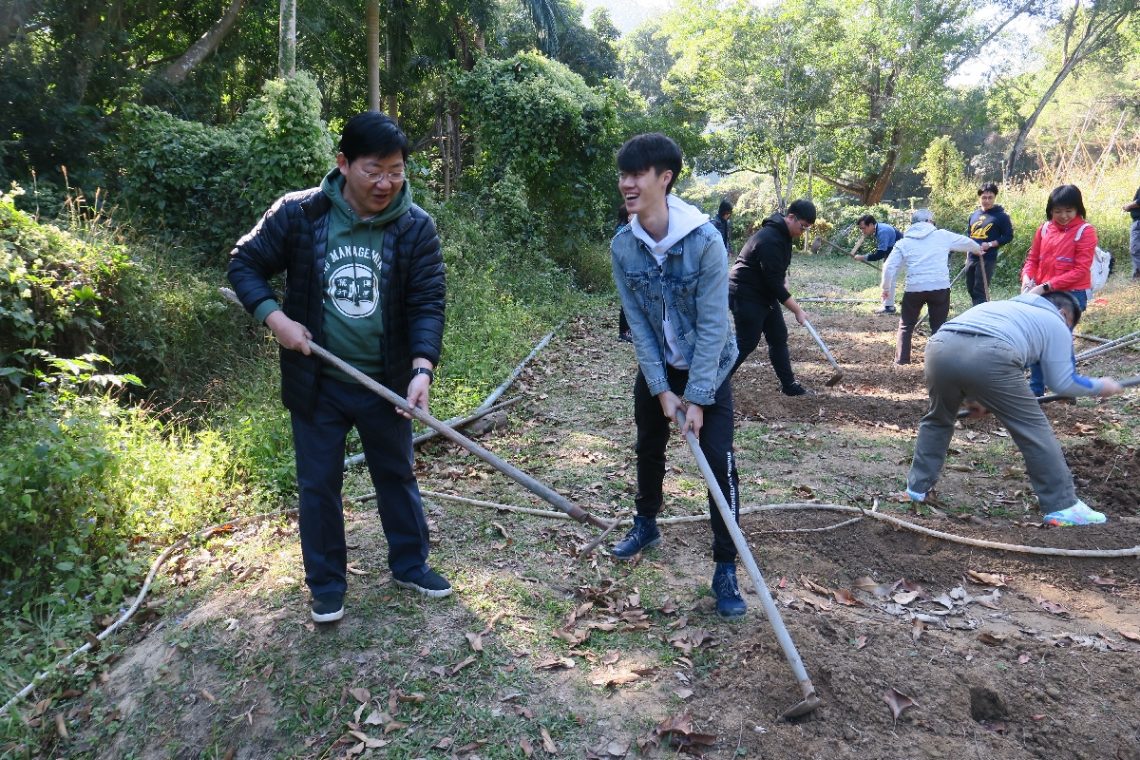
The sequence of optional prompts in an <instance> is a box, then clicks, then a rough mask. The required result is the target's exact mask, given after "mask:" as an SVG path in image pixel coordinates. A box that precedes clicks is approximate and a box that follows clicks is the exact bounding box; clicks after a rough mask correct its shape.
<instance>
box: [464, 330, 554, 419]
mask: <svg viewBox="0 0 1140 760" xmlns="http://www.w3.org/2000/svg"><path fill="white" fill-rule="evenodd" d="M561 327H562V323H561V322H559V323H558V326H557V327H555V328H554V329H553V330H551V331H550V332H548V333H547V334H546V335H545V337H543V339H542V340H540V341H539V342H538V345H536V346H535V347H534V348H533V349H531V352H530V353H529V354H527V355H526V358H525V359H523V360H522V361H521V362H519V364H518V366H517V367H515V368H514V370H513V371H512V372H511V374H510V375H508V376H507V379H506V380H504V381H503V382H502V383H501V384H500V385H499V387H498V388H496V389H495V390H493V391H491V395H490V396H488V397H487V398H486V399H484V400H483V403H482V404H480V406H479V409H482V408H484V407H488V406H490V405H491V404H493V403H495V402H496V401H497V400H498V399H499V396H502V395H503V394H504V393H506V391H507V388H510V387H511V384H512V383H513V382H514V381H515V380H516V379H518V376H519V375H521V374H522V371H523V367H525V366H526V365H527V362H529V361H530V360H531V359H533V358H534V357H535V356H537V355H538V352H539V351H541V350H542V349H544V348H546V344H547V343H549V342H550V339H551V338H553V337H554V333H556V332H558V330H559V329H560V328H561Z"/></svg>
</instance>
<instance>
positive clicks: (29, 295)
mask: <svg viewBox="0 0 1140 760" xmlns="http://www.w3.org/2000/svg"><path fill="white" fill-rule="evenodd" d="M128 268H129V262H128V257H127V253H126V250H125V249H124V248H123V247H122V246H119V245H113V244H108V243H105V242H104V243H97V244H91V243H86V242H84V241H82V240H79V239H78V238H76V237H74V236H73V235H71V234H69V233H68V232H65V231H64V230H61V229H60V228H58V227H56V226H53V225H48V224H39V223H38V222H36V221H35V220H34V219H33V218H32V217H31V216H29V215H28V214H26V213H24V212H22V211H18V210H17V209H16V206H15V203H14V194H12V193H5V194H0V272H2V273H3V274H2V278H0V376H2V377H3V378H4V379H5V380H6V381H7V382H6V383H5V385H4V387H3V389H0V401H2V400H3V399H4V398H5V397H8V396H11V395H17V396H18V395H19V394H20V392H21V389H24V388H26V387H27V386H28V384H29V383H31V382H33V381H34V380H35V377H36V371H37V370H42V369H43V364H42V362H41V363H39V364H37V361H36V360H37V357H43V356H56V355H62V356H74V355H77V354H81V353H87V352H90V351H92V350H95V349H96V343H97V340H98V339H99V337H100V336H101V334H102V332H103V323H102V321H101V320H102V317H103V310H104V308H105V306H106V303H107V301H108V300H109V299H111V298H113V297H114V295H115V291H116V288H117V287H118V283H119V280H120V278H121V277H122V276H123V273H124V272H125V271H126V270H127V269H128ZM29 349H35V351H29Z"/></svg>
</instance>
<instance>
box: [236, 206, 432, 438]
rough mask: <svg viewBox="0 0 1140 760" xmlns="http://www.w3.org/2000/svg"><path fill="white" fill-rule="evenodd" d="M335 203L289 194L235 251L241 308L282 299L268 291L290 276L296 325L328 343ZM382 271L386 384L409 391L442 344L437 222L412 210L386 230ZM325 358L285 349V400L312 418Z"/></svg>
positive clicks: (289, 310) (286, 306) (288, 294)
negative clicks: (416, 366) (327, 276)
mask: <svg viewBox="0 0 1140 760" xmlns="http://www.w3.org/2000/svg"><path fill="white" fill-rule="evenodd" d="M331 208H332V202H331V201H330V200H329V198H328V196H327V195H325V193H324V192H323V191H322V190H321V188H319V187H318V188H312V189H309V190H301V191H298V192H294V193H289V194H288V195H285V196H283V197H281V198H280V199H278V200H277V202H275V203H274V204H273V206H272V207H270V209H269V210H268V211H266V212H265V215H264V216H263V217H262V218H261V221H259V222H258V223H257V226H255V227H254V228H253V229H252V230H251V231H250V232H249V233H247V234H246V235H245V236H244V237H243V238H242V239H241V240H239V241H238V242H237V244H236V245H235V247H234V249H233V251H231V252H230V264H229V269H228V271H227V276H228V277H229V281H230V283H231V284H232V285H233V287H234V291H235V292H236V293H237V296H238V298H239V299H240V300H241V302H242V305H243V306H245V308H246V309H247V310H248V311H249V312H250V313H251V314H252V313H253V312H254V310H255V309H257V306H258V304H260V303H262V302H263V301H265V300H267V299H277V296H276V294H275V293H274V292H273V289H272V288H271V287H270V285H269V280H270V279H271V278H272V277H273V276H274V275H276V274H279V273H281V272H284V273H285V293H284V300H281V299H277V300H278V302H279V303H281V308H282V310H284V312H285V315H286V316H288V317H289V318H290V319H293V320H295V321H297V322H300V323H301V324H303V325H304V326H305V327H307V328H308V329H309V332H310V333H312V336H313V342H315V343H317V344H318V345H323V340H322V338H323V330H322V322H323V318H324V293H323V292H322V290H323V289H322V280H323V277H322V275H323V273H324V268H325V253H326V248H327V242H328V228H329V212H330V210H331ZM381 254H382V263H381V272H380V299H381V301H380V303H381V308H382V309H383V320H384V338H383V344H384V345H383V346H379V347H378V350H380V351H382V355H383V357H384V371H383V376H382V377H381V378H380V381H381V382H382V383H383V384H384V385H386V386H388V387H389V388H390V389H392V390H393V391H394V392H396V393H399V394H400V395H401V396H402V395H404V394H405V393H406V392H407V386H408V382H409V381H410V379H411V370H412V359H414V358H417V357H421V358H424V359H427V360H428V361H430V362H431V363H432V364H433V365H434V364H438V363H439V354H440V350H441V347H442V345H443V313H444V293H445V290H444V288H445V286H444V268H443V256H442V255H441V253H440V244H439V236H438V235H437V234H436V230H435V223H434V222H433V221H432V218H431V217H430V216H429V215H428V214H427V212H426V211H424V210H423V209H421V208H420V207H419V206H416V205H415V204H412V206H411V208H410V209H409V210H408V211H407V212H406V213H404V214H403V215H401V216H400V217H398V218H397V219H395V220H394V221H392V222H391V223H389V224H388V226H387V227H386V228H385V230H384V242H383V246H382V251H381ZM320 375H321V360H320V359H318V358H317V357H316V356H312V355H310V356H305V355H304V354H302V353H301V352H299V351H291V350H288V349H285V348H282V349H281V400H282V402H283V403H284V404H285V407H286V408H287V409H289V410H290V411H293V412H297V413H299V414H303V415H306V416H308V415H310V414H311V413H312V411H313V409H314V408H315V405H316V400H317V391H318V389H319V382H320Z"/></svg>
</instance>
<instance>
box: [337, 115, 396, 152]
mask: <svg viewBox="0 0 1140 760" xmlns="http://www.w3.org/2000/svg"><path fill="white" fill-rule="evenodd" d="M337 150H339V151H340V152H341V153H343V154H344V158H345V160H346V161H348V163H350V164H351V163H352V162H353V161H355V160H356V159H358V158H360V157H361V156H377V157H379V158H384V157H385V156H390V155H392V154H393V153H395V152H397V151H399V153H400V155H401V156H403V158H404V160H407V158H408V153H409V150H410V149H409V145H408V136H407V135H405V134H404V131H403V130H402V129H400V127H399V126H398V125H397V124H396V122H395V121H394V120H393V119H392V118H391V117H390V116H385V115H384V114H382V113H380V112H379V111H365V112H364V113H358V114H357V115H356V116H353V117H352V118H351V119H349V120H348V121H347V122H345V125H344V129H342V130H341V132H340V145H339V146H337Z"/></svg>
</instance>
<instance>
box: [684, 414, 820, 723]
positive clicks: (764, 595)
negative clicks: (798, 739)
mask: <svg viewBox="0 0 1140 760" xmlns="http://www.w3.org/2000/svg"><path fill="white" fill-rule="evenodd" d="M677 424H678V425H680V426H681V427H682V428H684V427H685V413H684V412H683V411H681V410H680V409H678V410H677ZM685 440H687V441H688V442H689V448H690V449H692V451H693V458H694V459H696V460H697V466H698V467H699V468H700V470H701V475H702V476H704V479H705V483H706V484H707V485H708V487H709V493H711V494H712V496H713V501H715V502H716V508H717V510H719V511H720V517H721V519H722V520H723V521H724V524H725V526H726V527H727V528H728V533H729V535H730V536H732V543H733V545H734V546H735V547H736V553H737V554H739V555H740V561H741V563H742V564H743V565H744V568H745V569H746V570H747V571H748V577H749V579H751V581H752V585H753V587H755V589H756V594H757V595H758V596H759V597H760V603H761V605H763V607H764V614H765V615H766V616H767V617H768V622H769V623H771V624H772V630H773V631H774V632H775V634H776V640H777V641H778V642H780V649H782V650H783V651H784V658H785V659H787V661H788V665H790V666H791V667H792V672H793V673H794V674H795V676H796V681H797V683H799V686H800V691H801V692H802V693H803V695H804V698H803V699H802V700H800V701H799V702H797V703H796V704H794V705H792V706H791V707H789V708H788V709H787V710H785V711H784V712H782V713H781V714H780V717H781V718H783V719H784V720H791V719H792V718H799V717H800V716H803V715H807V714H808V713H810V712H814V711H815V710H816V708H818V707H819V706H820V704H821V702H820V699H819V697H818V696H816V693H815V687H814V686H813V685H812V683H811V678H809V677H808V674H807V670H805V669H804V663H803V660H801V659H800V653H799V652H797V651H796V645H795V644H793V643H792V637H791V636H789V635H788V629H787V628H786V627H785V626H784V619H783V618H781V617H780V610H779V609H778V608H777V607H776V603H775V602H774V601H773V600H772V594H771V592H770V591H768V584H767V583H765V582H764V576H763V575H761V574H760V568H759V567H757V566H756V560H755V559H754V558H753V557H752V550H751V549H749V548H748V542H747V541H745V540H744V534H743V533H742V532H741V531H740V526H739V525H737V524H736V519H735V518H734V517H733V514H732V509H731V508H730V507H729V506H728V501H727V500H726V499H725V498H724V493H723V492H722V491H721V490H720V486H719V485H717V482H716V476H714V475H713V471H712V468H711V467H709V461H708V459H706V458H705V453H704V452H703V451H701V444H700V441H698V440H697V436H696V435H694V434H693V432H692V431H689V432H687V433H685Z"/></svg>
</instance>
